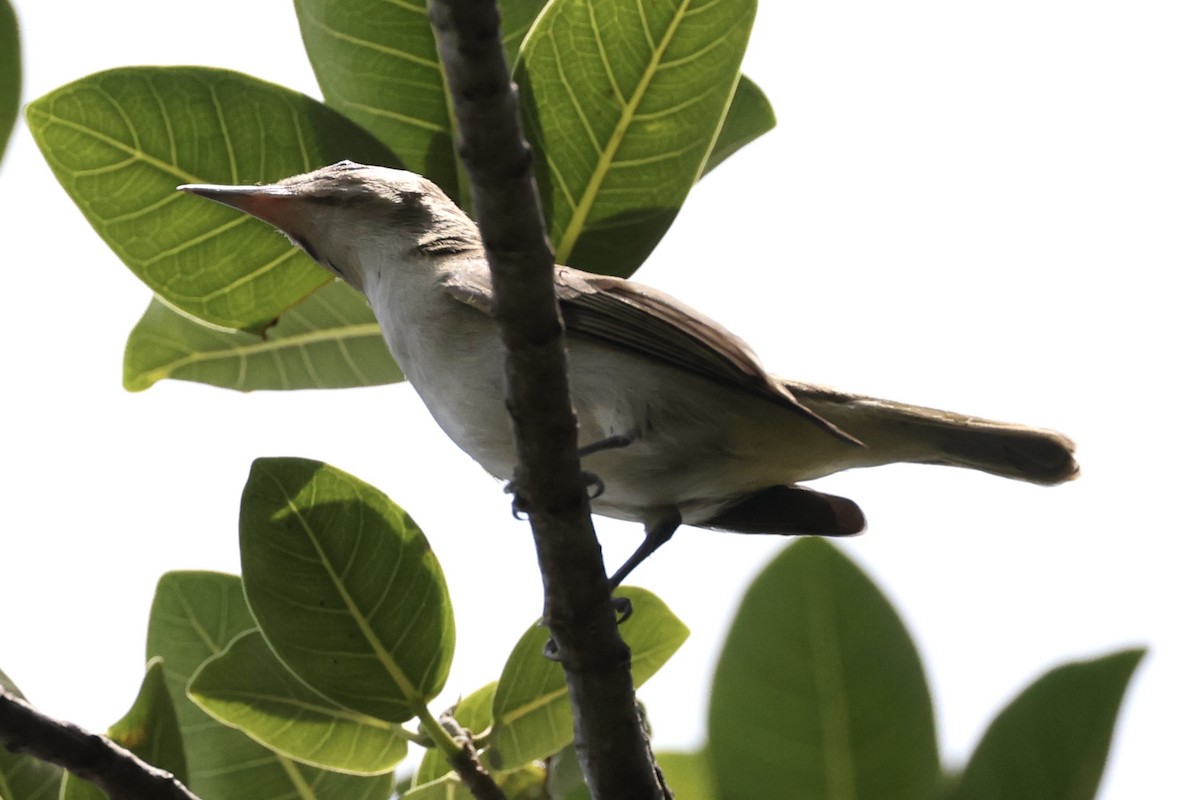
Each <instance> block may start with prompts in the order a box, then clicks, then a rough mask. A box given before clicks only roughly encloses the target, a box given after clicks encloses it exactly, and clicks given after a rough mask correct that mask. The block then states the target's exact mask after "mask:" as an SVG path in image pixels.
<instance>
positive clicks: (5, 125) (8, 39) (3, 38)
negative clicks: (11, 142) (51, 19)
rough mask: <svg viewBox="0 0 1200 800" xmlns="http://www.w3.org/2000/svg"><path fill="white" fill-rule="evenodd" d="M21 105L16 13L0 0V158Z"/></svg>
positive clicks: (19, 43)
mask: <svg viewBox="0 0 1200 800" xmlns="http://www.w3.org/2000/svg"><path fill="white" fill-rule="evenodd" d="M20 106H21V38H20V36H19V35H18V32H17V15H16V14H14V13H13V10H12V5H10V4H9V2H8V0H0V158H3V157H4V149H5V148H6V147H7V146H8V137H9V134H11V133H12V129H13V125H15V124H16V122H17V111H18V110H19V109H20Z"/></svg>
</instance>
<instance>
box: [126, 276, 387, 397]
mask: <svg viewBox="0 0 1200 800" xmlns="http://www.w3.org/2000/svg"><path fill="white" fill-rule="evenodd" d="M164 378H174V379H175V380H183V381H196V382H197V383H207V384H210V385H212V386H219V387H222V388H225V389H237V390H238V391H243V392H250V391H255V390H261V389H270V390H277V389H332V388H342V387H351V386H375V385H379V384H383V383H394V382H396V381H399V380H403V379H404V376H403V375H402V374H401V372H400V368H399V367H397V366H396V362H395V360H394V359H393V358H392V355H391V353H389V352H388V349H387V344H386V343H385V342H384V341H383V336H382V335H381V334H380V332H379V324H378V323H377V322H376V321H375V315H374V314H373V313H372V311H371V309H370V307H369V306H368V305H367V304H366V302H365V301H364V300H363V297H362V295H361V294H359V293H358V292H356V291H355V290H354V289H351V288H350V287H349V286H347V285H346V284H345V283H343V282H341V281H334V282H333V283H329V284H326V285H325V286H322V287H321V288H320V289H318V290H317V291H316V292H315V293H314V294H313V295H312V296H311V297H309V298H308V299H307V300H305V301H303V302H302V303H300V305H298V306H296V307H295V308H293V309H292V310H290V311H289V312H288V313H287V314H285V315H284V316H283V318H282V319H280V321H279V324H278V325H276V326H274V327H272V328H268V329H267V330H266V331H265V332H264V333H263V334H262V335H255V334H252V333H241V332H239V331H226V330H220V329H218V328H212V327H209V326H208V325H202V324H200V323H198V322H196V321H194V320H192V319H191V318H189V317H185V316H183V315H182V314H179V313H177V312H176V311H174V310H173V309H172V308H171V307H170V306H167V305H166V304H164V303H162V302H161V301H159V300H157V299H155V300H151V301H150V306H149V308H147V309H146V313H145V314H144V315H142V318H141V320H139V321H138V324H137V325H136V326H134V329H133V331H132V332H131V333H130V334H129V340H128V341H127V342H126V344H125V377H124V380H125V388H126V389H128V390H130V391H133V392H139V391H142V390H143V389H147V388H149V387H150V386H152V385H154V383H156V382H157V381H160V380H163V379H164Z"/></svg>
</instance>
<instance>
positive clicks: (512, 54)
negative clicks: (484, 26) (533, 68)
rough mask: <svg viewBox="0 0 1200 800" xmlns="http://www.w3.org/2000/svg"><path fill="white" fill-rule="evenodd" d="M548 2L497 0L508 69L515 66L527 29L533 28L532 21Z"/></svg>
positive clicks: (543, 0)
mask: <svg viewBox="0 0 1200 800" xmlns="http://www.w3.org/2000/svg"><path fill="white" fill-rule="evenodd" d="M548 2H549V0H498V5H499V6H500V27H501V29H502V30H501V31H500V34H501V38H502V39H503V44H504V58H505V59H506V60H507V61H508V66H509V68H510V69H511V68H512V67H515V66H516V64H517V57H518V55H519V54H520V52H521V44H522V43H523V42H524V41H525V36H526V34H528V33H529V29H530V28H531V27H533V21H534V20H535V19H537V15H538V14H540V13H542V9H543V8H545V6H546V5H547V3H548Z"/></svg>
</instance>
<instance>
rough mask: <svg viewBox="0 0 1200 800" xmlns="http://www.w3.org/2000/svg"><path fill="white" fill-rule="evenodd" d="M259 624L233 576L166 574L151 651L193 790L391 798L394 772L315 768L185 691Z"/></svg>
mask: <svg viewBox="0 0 1200 800" xmlns="http://www.w3.org/2000/svg"><path fill="white" fill-rule="evenodd" d="M252 628H254V619H253V618H252V617H251V616H250V609H249V608H247V606H246V601H245V599H244V598H243V597H242V584H241V581H240V580H238V578H236V577H234V576H233V575H221V574H218V573H215V572H168V573H167V574H166V575H164V576H163V577H162V578H161V579H160V580H159V582H158V590H157V592H155V596H154V605H153V607H152V608H151V610H150V630H149V635H148V637H147V642H146V650H147V656H148V657H149V658H153V657H155V656H161V657H162V658H163V662H164V667H165V670H166V680H167V689H168V690H169V691H170V693H171V699H172V701H173V702H174V705H175V710H176V713H177V714H178V716H179V723H180V728H181V729H182V730H183V734H184V740H183V744H184V751H185V752H186V754H187V764H188V774H189V781H188V787H189V788H190V789H192V791H194V792H195V793H196V794H198V795H200V796H201V797H203V798H204V800H242V798H247V797H270V798H275V799H276V800H285V799H286V798H295V799H296V800H312V798H314V797H338V798H342V797H345V798H351V799H352V800H386V798H387V797H388V796H389V795H390V794H391V789H392V779H391V777H390V776H387V775H382V776H374V777H370V778H363V777H359V776H355V775H343V774H340V773H337V772H329V771H326V770H320V769H316V768H315V767H309V766H306V765H303V764H297V763H296V762H294V761H292V760H290V759H287V758H284V757H282V756H279V755H277V754H275V753H273V752H271V751H270V750H268V749H266V748H265V747H263V746H261V745H259V744H257V743H256V742H254V741H253V740H251V739H250V738H249V737H248V736H246V735H245V734H243V733H241V732H239V731H237V730H234V729H233V728H229V727H226V726H224V725H222V724H221V723H219V722H217V721H216V720H214V719H213V718H211V717H209V716H208V715H207V714H205V713H204V712H203V711H201V710H200V709H199V708H198V707H196V706H195V705H194V704H193V703H192V702H191V701H190V700H188V699H187V696H186V694H185V687H186V685H187V682H188V681H189V680H190V679H191V677H192V674H193V673H194V672H195V671H196V670H197V669H198V668H199V667H200V665H201V664H202V663H203V662H204V661H206V660H207V659H208V658H210V657H212V656H214V655H216V654H217V653H219V652H221V651H222V650H224V649H225V647H226V646H227V645H228V644H229V643H230V642H231V641H232V640H233V639H234V638H236V637H237V636H238V635H239V634H241V633H243V632H244V631H247V630H251V629H252Z"/></svg>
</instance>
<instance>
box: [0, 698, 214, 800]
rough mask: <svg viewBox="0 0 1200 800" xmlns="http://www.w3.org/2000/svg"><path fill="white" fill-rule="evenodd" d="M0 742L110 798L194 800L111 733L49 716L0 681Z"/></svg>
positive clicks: (173, 780) (113, 799)
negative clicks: (88, 728)
mask: <svg viewBox="0 0 1200 800" xmlns="http://www.w3.org/2000/svg"><path fill="white" fill-rule="evenodd" d="M0 742H3V743H4V745H5V746H6V747H7V748H8V749H9V750H11V751H12V752H14V753H24V754H26V755H30V756H33V757H34V758H37V759H40V760H42V761H48V762H50V763H51V764H57V765H58V766H60V767H62V768H63V769H66V770H68V771H69V772H71V773H73V774H75V775H78V776H79V777H80V778H83V779H84V780H86V781H89V782H90V783H94V784H95V785H96V786H98V787H99V788H100V789H102V790H103V791H104V792H105V793H106V794H107V795H108V796H109V798H110V799H111V800H199V798H198V797H196V795H194V794H192V793H191V792H189V791H188V790H187V788H186V787H185V786H184V785H183V784H182V783H180V782H179V781H178V780H177V779H176V778H175V776H173V775H172V774H171V773H169V772H167V771H166V770H162V769H159V768H158V767H155V766H153V765H152V764H147V763H146V762H145V761H142V760H141V759H140V758H138V757H137V756H135V755H134V754H133V753H131V752H129V751H128V750H126V749H125V748H123V747H120V746H119V745H117V744H116V743H115V742H113V741H112V740H111V739H108V738H106V737H104V736H101V735H99V734H97V733H89V732H88V731H85V730H84V729H83V728H80V727H79V726H77V725H74V724H72V723H70V722H62V721H60V720H56V719H52V718H50V717H48V716H46V715H45V714H42V713H41V712H40V711H38V710H37V709H35V708H34V707H33V706H31V705H30V704H29V703H27V702H25V701H24V700H22V699H21V698H19V697H17V696H16V695H14V694H12V693H11V692H9V691H8V690H7V689H5V688H4V687H3V686H0Z"/></svg>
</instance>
